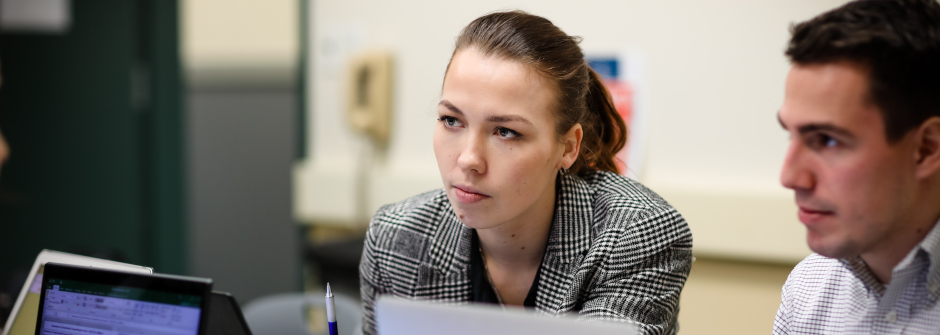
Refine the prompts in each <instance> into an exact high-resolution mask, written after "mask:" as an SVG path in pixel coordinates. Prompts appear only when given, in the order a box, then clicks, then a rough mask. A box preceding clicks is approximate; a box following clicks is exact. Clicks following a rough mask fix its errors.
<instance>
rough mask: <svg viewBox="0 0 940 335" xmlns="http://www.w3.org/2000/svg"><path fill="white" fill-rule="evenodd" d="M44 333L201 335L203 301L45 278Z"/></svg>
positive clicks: (56, 334) (67, 334)
mask: <svg viewBox="0 0 940 335" xmlns="http://www.w3.org/2000/svg"><path fill="white" fill-rule="evenodd" d="M44 280H46V281H47V283H46V284H47V285H46V287H47V288H48V289H47V290H46V292H45V293H46V294H45V301H44V302H43V310H42V311H41V313H40V317H41V318H42V331H41V332H40V334H42V335H46V334H48V335H73V334H75V335H78V334H81V335H88V334H97V335H118V334H121V335H123V334H142V335H144V334H146V335H184V334H185V335H197V334H198V332H199V316H200V313H201V311H200V309H199V306H200V304H201V303H202V297H201V296H197V295H186V294H178V293H171V292H161V291H155V290H146V289H141V288H136V287H126V286H111V285H102V284H95V283H86V282H80V281H73V280H63V279H56V278H48V277H46V278H44Z"/></svg>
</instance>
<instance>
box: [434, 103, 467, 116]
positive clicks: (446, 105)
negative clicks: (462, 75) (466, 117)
mask: <svg viewBox="0 0 940 335" xmlns="http://www.w3.org/2000/svg"><path fill="white" fill-rule="evenodd" d="M438 105H440V106H444V107H446V108H447V109H449V110H450V111H451V112H454V113H456V114H460V115H463V112H462V111H460V108H457V106H454V104H452V103H450V101H447V100H441V102H439V103H438Z"/></svg>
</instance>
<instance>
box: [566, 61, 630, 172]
mask: <svg viewBox="0 0 940 335" xmlns="http://www.w3.org/2000/svg"><path fill="white" fill-rule="evenodd" d="M585 67H587V65H585ZM587 71H588V76H589V77H590V78H589V80H590V83H589V84H588V91H587V95H586V96H585V99H584V100H585V101H584V102H585V104H586V105H587V106H586V107H587V113H585V114H586V115H585V117H584V118H583V119H582V123H581V127H582V128H583V129H584V136H583V138H582V139H581V152H579V153H578V159H577V160H576V161H575V162H574V164H573V165H572V166H571V173H574V174H581V173H584V172H588V171H591V170H600V171H610V172H615V173H616V172H618V171H617V162H616V159H617V158H616V156H617V153H618V152H620V150H621V149H623V147H624V145H626V144H627V125H626V123H624V121H623V117H621V116H620V113H618V112H617V108H616V107H615V106H614V101H613V98H611V96H610V92H609V91H607V87H605V86H604V83H603V81H601V78H600V76H599V75H598V74H597V72H594V70H592V69H591V68H589V67H588V68H587Z"/></svg>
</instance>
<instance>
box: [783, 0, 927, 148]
mask: <svg viewBox="0 0 940 335" xmlns="http://www.w3.org/2000/svg"><path fill="white" fill-rule="evenodd" d="M790 32H791V34H792V37H791V39H790V43H789V45H788V46H787V51H786V55H787V56H788V57H789V58H790V61H791V62H792V63H794V64H797V65H809V64H821V63H830V62H839V61H848V62H854V63H858V64H861V65H864V66H866V67H867V68H868V70H869V72H868V81H869V89H868V90H869V92H868V93H869V97H870V98H871V100H872V102H874V103H875V105H876V106H878V108H879V109H880V110H881V113H882V115H881V116H882V118H883V120H884V124H885V135H886V137H887V139H888V142H889V143H895V142H897V141H898V140H900V139H901V138H902V137H903V136H904V135H905V134H907V133H908V132H910V131H911V130H912V129H914V128H917V127H918V126H920V125H921V124H922V123H923V122H924V121H925V120H927V119H928V118H930V117H935V116H940V4H938V3H937V1H936V0H895V1H871V0H863V1H853V2H850V3H847V4H845V5H843V6H842V7H839V8H836V9H834V10H832V11H829V12H827V13H824V14H822V15H819V16H817V17H815V18H813V19H811V20H809V21H806V22H803V23H800V24H797V25H794V26H792V27H791V28H790Z"/></svg>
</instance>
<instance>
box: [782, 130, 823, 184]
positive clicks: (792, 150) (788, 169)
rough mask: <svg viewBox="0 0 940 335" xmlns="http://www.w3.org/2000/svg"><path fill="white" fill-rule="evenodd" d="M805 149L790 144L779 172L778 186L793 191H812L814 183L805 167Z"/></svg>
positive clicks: (810, 173)
mask: <svg viewBox="0 0 940 335" xmlns="http://www.w3.org/2000/svg"><path fill="white" fill-rule="evenodd" d="M805 151H806V150H805V148H803V147H802V146H801V145H800V144H798V143H795V142H791V143H790V146H789V148H787V155H786V157H785V158H784V160H783V168H782V169H781V171H780V184H781V185H783V187H786V188H789V189H791V190H794V191H800V190H808V189H812V188H813V186H814V184H815V183H816V180H815V177H814V176H813V173H812V171H811V169H809V167H808V166H807V159H808V157H807V156H806V152H805Z"/></svg>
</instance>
